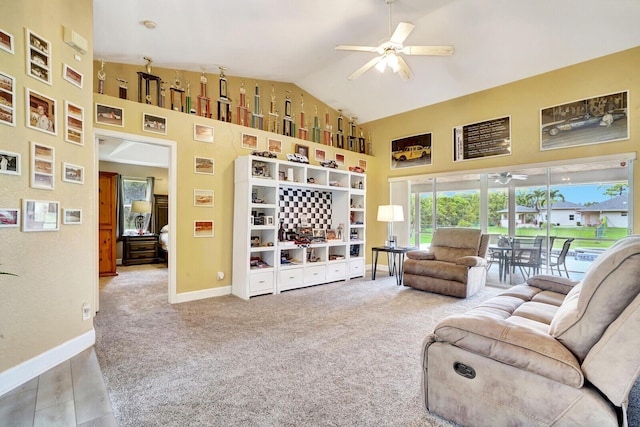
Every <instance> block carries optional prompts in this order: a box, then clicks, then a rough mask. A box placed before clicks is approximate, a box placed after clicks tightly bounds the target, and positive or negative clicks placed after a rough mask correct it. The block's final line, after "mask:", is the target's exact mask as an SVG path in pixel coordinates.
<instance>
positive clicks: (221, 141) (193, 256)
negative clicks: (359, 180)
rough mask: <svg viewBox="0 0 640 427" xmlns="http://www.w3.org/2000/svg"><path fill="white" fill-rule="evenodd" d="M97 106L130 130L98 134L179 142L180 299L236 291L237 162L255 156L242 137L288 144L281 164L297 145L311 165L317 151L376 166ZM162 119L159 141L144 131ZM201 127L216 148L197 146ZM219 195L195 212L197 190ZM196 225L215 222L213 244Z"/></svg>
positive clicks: (188, 119)
mask: <svg viewBox="0 0 640 427" xmlns="http://www.w3.org/2000/svg"><path fill="white" fill-rule="evenodd" d="M94 101H95V102H96V103H100V104H106V105H110V106H114V107H119V108H122V109H123V110H124V127H122V128H121V127H113V126H108V125H103V124H97V123H96V124H94V125H95V127H96V128H101V129H105V130H111V131H118V132H125V133H131V134H137V135H145V136H151V137H154V138H160V139H166V140H171V141H177V169H178V170H177V173H176V176H177V188H178V194H177V200H178V203H177V214H176V216H177V217H176V220H175V224H176V239H177V244H176V257H177V259H176V292H177V294H181V293H186V292H194V291H201V290H206V289H211V288H217V287H222V286H230V285H231V281H232V277H231V263H232V257H233V243H232V242H233V180H234V176H233V170H234V165H233V161H234V160H235V159H236V158H237V157H238V156H244V155H248V154H250V153H251V151H252V150H250V149H246V148H242V134H243V133H249V134H252V135H256V136H257V137H258V149H259V150H266V149H267V138H276V139H279V140H281V141H282V151H283V154H280V155H278V158H280V159H285V158H286V156H285V154H286V153H294V152H295V145H296V144H303V145H306V146H308V147H309V148H310V157H311V158H310V159H309V160H310V163H311V164H316V165H317V164H318V162H317V161H315V160H314V154H313V153H314V149H315V148H319V149H323V150H325V151H326V155H327V158H331V159H332V158H334V156H335V153H336V152H337V153H341V154H344V155H345V165H346V166H344V167H342V168H343V169H344V168H346V167H347V166H353V165H357V164H358V160H359V159H364V160H367V161H370V159H371V157H370V156H368V155H364V154H358V153H353V152H349V151H346V150H340V149H336V148H333V147H329V146H324V145H321V144H316V143H313V142H310V141H302V140H299V139H297V138H291V137H286V136H283V135H276V134H272V133H270V132H266V131H262V130H257V129H251V128H248V127H244V126H239V125H235V124H232V123H225V122H221V121H219V120H214V119H207V118H203V117H198V116H196V115H188V114H185V113H181V112H177V111H171V110H169V109H166V108H160V107H157V106H153V105H147V104H142V103H138V102H137V101H130V100H122V99H119V98H115V97H112V96H108V95H100V94H94ZM143 112H146V113H149V114H157V115H159V116H162V117H166V119H167V134H166V135H158V134H155V133H148V132H143V131H142V114H143ZM194 123H200V124H204V125H208V126H212V127H213V128H214V136H215V142H214V143H213V144H210V143H206V142H200V141H195V140H194V139H193V125H194ZM196 156H198V157H209V158H213V159H214V160H215V173H214V175H202V174H195V173H194V171H193V169H194V157H196ZM194 189H209V190H214V193H215V206H214V207H213V208H202V207H194V206H193V190H194ZM195 220H213V221H214V234H215V235H214V237H213V238H194V237H193V222H194V221H195ZM219 271H222V272H224V273H225V278H224V279H223V280H217V278H216V274H217V272H219Z"/></svg>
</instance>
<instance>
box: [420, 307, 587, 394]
mask: <svg viewBox="0 0 640 427" xmlns="http://www.w3.org/2000/svg"><path fill="white" fill-rule="evenodd" d="M489 316H491V314H489V313H482V312H480V313H476V314H470V313H466V314H462V315H457V316H451V317H448V318H446V319H444V320H442V321H441V322H440V323H439V324H438V325H437V326H436V329H435V330H434V332H433V334H431V335H430V336H428V337H427V338H426V339H425V340H424V342H423V346H425V347H426V346H428V345H431V343H433V341H434V340H435V341H439V342H447V343H450V344H451V345H454V346H456V347H459V348H462V349H465V350H468V351H470V352H473V353H476V354H479V355H482V356H485V357H487V358H489V359H493V360H496V361H498V362H501V363H504V364H507V365H511V366H514V367H516V368H519V369H523V370H525V371H529V372H533V373H535V374H538V375H542V376H544V377H547V378H550V379H552V380H554V381H558V382H561V383H563V384H566V385H568V386H571V387H576V388H579V387H582V385H583V384H584V375H583V373H582V369H581V368H580V363H579V362H578V360H577V359H576V357H575V356H574V355H573V354H572V353H571V352H570V351H569V350H568V349H567V348H566V347H565V346H564V345H562V344H561V343H560V342H559V341H558V340H556V339H555V338H553V337H552V336H551V335H549V334H547V333H545V332H541V331H539V330H537V329H534V328H529V327H526V326H523V325H518V324H515V323H512V322H509V321H506V320H503V319H496V318H492V317H489Z"/></svg>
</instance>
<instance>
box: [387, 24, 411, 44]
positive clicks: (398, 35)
mask: <svg viewBox="0 0 640 427" xmlns="http://www.w3.org/2000/svg"><path fill="white" fill-rule="evenodd" d="M414 28H415V25H413V24H410V23H408V22H400V23H399V24H398V26H397V27H396V30H395V31H394V32H393V35H392V36H391V38H390V39H389V41H390V42H392V43H397V44H402V43H403V42H404V41H405V40H406V39H407V37H409V34H411V32H412V31H413V29H414Z"/></svg>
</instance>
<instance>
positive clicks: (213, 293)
mask: <svg viewBox="0 0 640 427" xmlns="http://www.w3.org/2000/svg"><path fill="white" fill-rule="evenodd" d="M230 294H231V286H221V287H219V288H211V289H203V290H201V291H193V292H183V293H181V294H177V295H176V302H177V303H181V302H189V301H197V300H200V299H205V298H213V297H221V296H224V295H230Z"/></svg>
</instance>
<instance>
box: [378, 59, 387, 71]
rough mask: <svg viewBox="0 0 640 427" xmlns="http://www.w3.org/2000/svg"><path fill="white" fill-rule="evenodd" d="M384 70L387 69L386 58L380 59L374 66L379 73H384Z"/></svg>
mask: <svg viewBox="0 0 640 427" xmlns="http://www.w3.org/2000/svg"><path fill="white" fill-rule="evenodd" d="M385 68H387V57H386V56H384V57H382V59H380V61H378V63H377V64H376V70H378V71H380V72H381V73H384V69H385Z"/></svg>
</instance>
